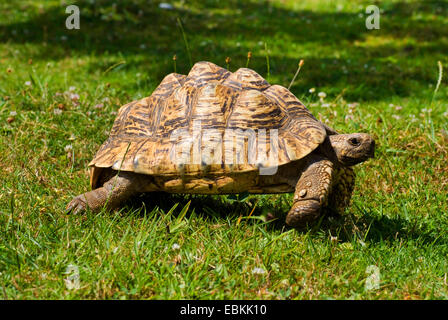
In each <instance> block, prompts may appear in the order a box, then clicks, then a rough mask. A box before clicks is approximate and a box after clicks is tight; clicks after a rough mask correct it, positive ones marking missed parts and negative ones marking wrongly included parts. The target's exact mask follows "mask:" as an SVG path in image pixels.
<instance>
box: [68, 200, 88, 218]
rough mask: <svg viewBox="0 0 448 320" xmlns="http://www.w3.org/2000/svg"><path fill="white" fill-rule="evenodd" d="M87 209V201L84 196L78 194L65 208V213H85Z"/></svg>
mask: <svg viewBox="0 0 448 320" xmlns="http://www.w3.org/2000/svg"><path fill="white" fill-rule="evenodd" d="M86 210H87V205H86V202H85V201H84V200H83V199H82V196H77V197H75V198H73V200H72V201H70V203H69V204H68V205H67V208H66V209H65V214H72V215H77V214H83V213H84V212H86Z"/></svg>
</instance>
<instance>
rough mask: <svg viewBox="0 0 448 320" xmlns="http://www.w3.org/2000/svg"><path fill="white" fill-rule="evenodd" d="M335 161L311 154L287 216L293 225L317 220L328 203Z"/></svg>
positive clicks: (288, 222) (289, 223)
mask: <svg viewBox="0 0 448 320" xmlns="http://www.w3.org/2000/svg"><path fill="white" fill-rule="evenodd" d="M332 175H333V163H332V162H331V161H330V160H328V159H326V158H324V157H321V156H311V158H310V159H309V160H308V164H307V166H306V167H305V170H304V171H303V173H302V175H301V177H300V178H299V181H298V182H297V185H296V190H295V193H294V203H293V205H292V207H291V210H289V213H288V215H287V217H286V223H287V224H288V225H290V226H292V227H301V226H304V225H306V224H307V223H309V222H312V221H314V220H316V219H317V218H318V217H319V215H320V212H321V208H322V206H324V205H325V204H326V201H327V198H328V194H329V193H330V189H331V181H332Z"/></svg>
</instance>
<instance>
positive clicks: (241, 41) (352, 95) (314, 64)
mask: <svg viewBox="0 0 448 320" xmlns="http://www.w3.org/2000/svg"><path fill="white" fill-rule="evenodd" d="M76 4H77V5H78V6H79V7H80V10H81V29H80V30H67V29H66V28H65V20H66V18H67V16H68V15H67V14H66V13H65V6H60V5H59V6H55V5H53V6H48V7H46V8H45V9H42V10H41V11H38V10H36V11H37V12H35V14H34V15H32V16H31V17H30V18H29V19H27V20H25V21H21V22H17V23H12V24H0V41H2V42H9V43H17V44H25V43H32V44H36V45H38V46H39V48H38V50H37V51H36V52H34V53H33V56H32V57H31V58H33V59H34V60H39V59H40V60H61V59H65V58H66V57H73V56H75V57H76V56H82V55H88V56H99V55H119V57H118V58H117V59H124V60H126V62H127V65H126V67H125V68H133V67H134V68H136V69H140V70H145V71H147V72H148V73H150V74H151V77H152V78H156V79H159V81H160V80H161V79H162V78H163V77H164V76H165V75H166V74H167V73H170V72H172V71H173V62H172V60H171V58H172V56H173V55H174V54H176V55H177V56H178V62H177V64H178V67H177V70H178V72H181V73H187V72H188V70H189V68H190V66H189V62H188V58H187V52H186V50H185V45H184V42H183V39H182V35H181V33H180V29H179V27H178V25H177V18H178V17H180V18H181V19H182V21H183V26H184V29H185V31H186V33H187V38H188V41H189V46H190V48H191V55H192V57H193V60H194V61H200V60H209V61H212V62H215V63H217V64H219V65H222V66H224V65H225V64H224V61H225V58H226V57H227V56H229V57H231V58H232V62H231V65H230V68H231V69H232V70H234V69H236V68H237V67H240V66H245V64H246V54H247V52H248V51H249V50H250V51H252V52H253V53H254V57H253V59H252V61H251V64H250V67H251V68H253V69H255V70H256V71H258V72H259V73H261V74H262V75H264V76H265V75H266V58H265V54H266V52H265V50H264V43H265V42H266V43H267V44H268V46H269V51H270V64H271V66H270V67H271V75H273V76H275V77H276V82H280V84H283V85H285V84H286V83H287V82H289V80H290V79H291V77H292V75H293V73H294V71H295V69H296V66H297V62H298V60H299V59H300V58H305V59H306V64H307V65H308V66H309V67H308V68H307V69H306V76H302V77H301V81H300V83H299V84H297V85H295V87H293V89H292V90H293V91H297V92H304V91H305V90H307V89H308V88H310V87H327V88H328V91H334V92H330V93H334V94H339V93H340V92H341V91H342V90H343V89H344V88H347V89H349V90H347V91H346V94H345V97H347V98H348V99H352V100H355V99H359V100H382V99H385V98H387V97H390V96H394V95H399V96H406V95H409V94H411V93H413V92H415V91H416V90H419V89H422V88H426V87H427V85H428V83H432V82H433V81H434V74H433V73H434V72H433V71H434V70H433V69H434V66H435V63H436V61H437V57H441V56H443V55H444V54H445V53H446V52H447V51H448V40H447V34H446V23H445V21H441V20H437V19H438V17H443V16H446V15H447V14H448V4H447V3H445V2H442V1H440V2H439V1H402V2H391V3H384V4H381V5H380V6H381V8H382V9H383V10H384V13H383V15H382V17H381V23H382V24H381V29H380V30H375V31H369V30H366V28H365V16H359V15H360V14H362V13H363V10H361V9H360V12H343V11H335V12H328V11H314V10H296V11H294V10H288V9H286V8H282V7H279V6H278V5H275V4H272V3H271V2H269V1H244V2H242V1H236V0H227V1H211V0H209V1H189V4H188V6H186V7H182V8H181V7H176V8H173V9H171V10H164V9H161V8H160V7H159V2H155V1H151V2H149V4H148V2H147V1H143V0H129V1H114V2H111V1H106V0H100V1H96V2H92V1H87V0H78V1H76ZM369 4H370V3H369ZM17 5H18V6H20V7H21V8H22V9H23V10H27V9H29V6H31V5H30V4H26V3H18V4H17ZM4 11H5V12H4V14H8V10H4ZM416 12H418V13H419V14H420V15H422V16H421V17H420V18H415V17H414V16H413V15H414V13H416ZM366 41H367V42H366ZM114 62H116V61H108V63H110V64H108V65H105V64H104V61H99V62H97V64H95V63H93V64H91V65H90V66H89V68H91V69H92V70H98V69H101V70H105V69H107V67H108V66H110V65H112V64H114Z"/></svg>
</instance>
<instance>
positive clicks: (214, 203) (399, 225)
mask: <svg viewBox="0 0 448 320" xmlns="http://www.w3.org/2000/svg"><path fill="white" fill-rule="evenodd" d="M249 199H250V200H249V201H248V202H238V201H230V200H228V199H227V197H226V196H224V195H216V196H215V195H214V196H206V195H182V194H169V193H164V192H154V193H147V194H142V195H140V196H138V197H134V198H132V199H130V200H129V201H128V202H127V203H126V205H127V206H128V207H129V208H131V209H134V210H135V209H138V208H142V207H143V206H144V207H145V208H146V209H147V212H151V211H152V210H153V209H154V208H159V209H160V210H161V211H162V212H163V213H164V214H166V213H167V212H169V211H170V209H171V208H172V207H173V206H174V205H175V204H176V203H177V204H178V206H177V208H176V210H175V211H174V212H173V215H174V216H175V217H176V216H177V215H178V214H179V213H180V211H181V210H182V208H183V207H184V206H185V205H187V203H188V202H189V201H191V204H190V207H189V210H188V212H187V214H186V218H187V219H188V218H190V216H191V214H192V212H194V213H195V215H196V216H198V217H200V218H201V219H202V220H203V221H204V223H211V221H213V220H221V221H223V220H226V219H227V218H228V219H231V220H236V219H238V218H239V217H247V216H248V215H249V214H250V212H252V208H253V206H254V204H255V203H256V202H257V199H258V200H260V198H259V196H251V197H250V198H249ZM283 200H285V201H278V199H276V201H275V203H276V204H275V205H269V204H266V203H265V204H264V205H257V206H255V209H254V210H253V212H252V216H253V217H260V218H261V217H266V215H267V213H271V214H272V216H273V217H275V218H276V219H274V220H271V221H270V222H269V223H267V224H266V227H265V228H266V229H267V230H268V231H269V230H276V231H278V230H282V231H288V230H290V229H291V227H288V226H287V225H286V224H285V217H286V213H287V211H288V209H289V205H290V203H289V202H288V201H287V198H284V199H283ZM272 203H274V202H272ZM140 214H144V213H143V211H141V212H140ZM244 221H245V223H246V224H251V223H255V222H257V223H259V221H260V220H252V219H247V220H246V219H245V220H244ZM297 231H299V232H300V233H308V232H309V233H310V235H311V236H312V235H313V234H315V235H317V233H321V232H322V231H324V232H329V233H331V234H332V235H338V239H339V241H342V242H351V241H353V240H354V239H355V240H362V241H364V242H370V243H382V242H395V241H401V240H403V241H416V242H418V243H419V244H420V245H428V244H435V243H438V244H440V241H443V239H439V236H437V232H436V231H435V230H434V228H433V227H431V226H429V225H426V224H425V223H424V222H422V221H417V220H415V221H410V220H407V219H404V218H402V217H394V218H390V217H387V216H384V215H383V216H381V217H378V216H376V215H374V214H372V213H365V214H364V215H362V216H360V217H355V216H351V215H344V216H340V215H338V214H335V213H333V212H328V211H327V212H325V213H324V215H323V217H322V219H321V220H320V221H316V222H315V223H312V224H310V225H309V226H308V227H304V228H300V229H297ZM443 244H444V245H446V244H448V243H445V242H444V243H443Z"/></svg>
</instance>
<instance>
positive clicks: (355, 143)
mask: <svg viewBox="0 0 448 320" xmlns="http://www.w3.org/2000/svg"><path fill="white" fill-rule="evenodd" d="M348 142H349V143H350V144H351V145H352V146H355V147H356V146H359V145H360V144H361V142H360V141H359V140H358V139H357V138H350V139H348Z"/></svg>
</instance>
